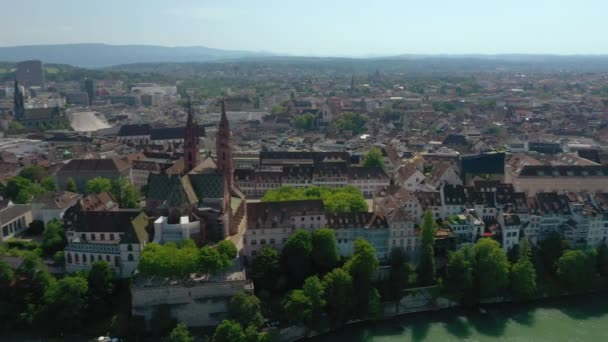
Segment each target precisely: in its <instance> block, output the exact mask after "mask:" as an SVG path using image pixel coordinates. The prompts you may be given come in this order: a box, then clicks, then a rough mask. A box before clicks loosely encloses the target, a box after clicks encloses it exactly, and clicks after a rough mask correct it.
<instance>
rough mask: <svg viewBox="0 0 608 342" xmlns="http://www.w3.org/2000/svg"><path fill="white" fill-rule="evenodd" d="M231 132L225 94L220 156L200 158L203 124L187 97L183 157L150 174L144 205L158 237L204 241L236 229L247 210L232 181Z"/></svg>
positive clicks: (162, 240) (218, 140) (218, 139)
mask: <svg viewBox="0 0 608 342" xmlns="http://www.w3.org/2000/svg"><path fill="white" fill-rule="evenodd" d="M231 139H232V132H231V131H230V124H229V122H228V118H227V116H226V105H225V102H224V101H223V100H222V114H221V120H220V123H219V128H218V131H217V137H216V140H217V144H216V157H215V159H213V158H211V157H210V156H207V157H206V158H201V155H200V141H199V126H198V124H197V122H196V119H195V118H194V113H193V110H192V107H191V105H190V103H189V102H188V119H187V124H186V129H185V136H184V144H183V157H182V158H181V159H179V160H177V161H176V162H175V164H174V165H173V166H172V167H170V168H168V169H167V170H166V171H165V172H164V173H162V174H151V175H150V178H149V179H148V194H147V197H146V211H147V214H148V215H149V216H150V217H154V218H155V221H154V241H155V242H158V243H165V242H177V241H180V240H182V239H184V238H191V239H194V240H195V241H196V242H197V243H199V244H202V243H204V242H205V241H217V240H221V239H224V238H226V237H227V236H231V235H234V234H236V233H238V229H239V225H240V224H241V221H242V219H243V216H244V215H245V196H244V195H243V193H242V192H241V191H240V190H239V189H238V188H237V187H236V186H235V185H234V162H233V160H232V142H231Z"/></svg>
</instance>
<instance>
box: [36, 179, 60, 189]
mask: <svg viewBox="0 0 608 342" xmlns="http://www.w3.org/2000/svg"><path fill="white" fill-rule="evenodd" d="M40 186H42V188H44V190H46V191H57V190H59V187H58V186H57V182H55V178H53V177H44V178H43V179H42V181H41V182H40Z"/></svg>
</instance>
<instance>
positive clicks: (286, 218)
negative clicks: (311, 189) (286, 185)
mask: <svg viewBox="0 0 608 342" xmlns="http://www.w3.org/2000/svg"><path fill="white" fill-rule="evenodd" d="M324 208H325V207H324V206H323V201H322V200H320V199H316V200H301V201H284V202H255V203H248V204H247V229H259V228H273V227H285V226H290V225H291V221H290V218H291V217H292V216H304V215H319V216H321V215H324ZM295 224H296V225H297V224H299V222H296V223H295Z"/></svg>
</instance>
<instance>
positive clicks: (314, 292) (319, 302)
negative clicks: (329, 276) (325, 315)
mask: <svg viewBox="0 0 608 342" xmlns="http://www.w3.org/2000/svg"><path fill="white" fill-rule="evenodd" d="M302 291H304V294H305V295H306V296H307V297H308V298H310V302H311V303H312V311H313V313H315V314H318V313H320V312H321V311H323V308H324V307H325V288H324V287H323V283H322V282H321V280H320V279H319V277H317V276H312V277H308V278H306V280H305V281H304V285H303V286H302Z"/></svg>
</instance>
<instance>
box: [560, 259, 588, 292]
mask: <svg viewBox="0 0 608 342" xmlns="http://www.w3.org/2000/svg"><path fill="white" fill-rule="evenodd" d="M595 258H596V256H595V253H591V252H588V253H586V252H584V251H581V250H568V251H566V252H564V254H563V255H562V256H561V257H560V258H559V259H558V261H557V275H558V276H559V278H560V279H561V280H562V282H563V283H564V284H565V285H566V287H567V288H568V289H570V290H573V291H580V290H583V289H584V288H585V286H586V285H587V284H589V283H591V282H592V281H593V276H594V273H595V270H596V262H595Z"/></svg>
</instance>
